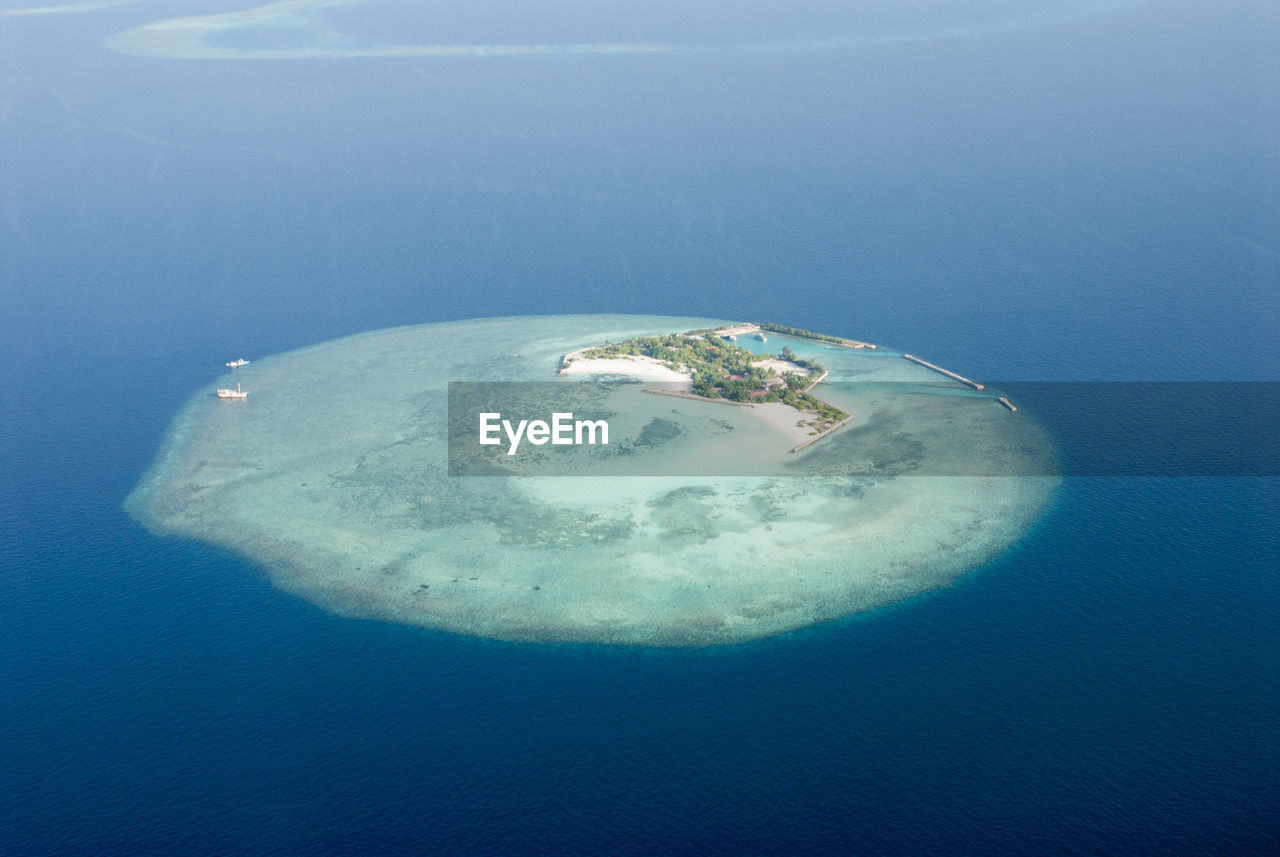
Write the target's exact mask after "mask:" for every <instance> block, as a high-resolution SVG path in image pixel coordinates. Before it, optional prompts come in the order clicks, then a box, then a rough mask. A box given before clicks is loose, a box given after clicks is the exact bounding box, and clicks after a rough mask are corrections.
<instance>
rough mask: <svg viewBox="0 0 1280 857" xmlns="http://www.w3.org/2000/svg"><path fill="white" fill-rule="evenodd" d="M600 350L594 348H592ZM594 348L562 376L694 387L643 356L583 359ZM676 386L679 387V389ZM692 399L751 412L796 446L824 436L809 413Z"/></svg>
mask: <svg viewBox="0 0 1280 857" xmlns="http://www.w3.org/2000/svg"><path fill="white" fill-rule="evenodd" d="M597 347H598V346H591V348H597ZM591 348H582V349H579V350H577V351H570V352H569V353H568V354H566V355H565V356H564V359H563V360H562V361H561V369H560V372H559V374H560V375H625V376H626V377H628V378H639V379H640V380H643V381H660V382H662V383H663V384H664V385H667V387H666V390H664V391H660V392H673V391H677V390H678V391H679V392H686V393H687V392H688V390H690V389H691V388H692V386H693V379H692V378H690V377H689V375H688V374H686V373H684V372H677V371H676V370H675V369H672V368H671V367H670V366H668V365H667V364H665V363H663V362H662V361H660V360H655V359H654V358H652V357H645V356H643V355H639V354H628V355H625V356H621V357H583V356H582V355H583V354H584V353H586V352H587V351H589V350H591ZM751 365H752V366H762V367H765V368H768V369H772V370H773V371H774V372H775V373H777V374H778V375H782V374H783V373H785V372H794V373H795V374H797V375H808V374H809V370H808V369H805V368H803V367H801V366H797V365H796V364H795V363H792V362H791V361H789V360H779V359H778V358H776V357H771V358H768V359H767V360H757V361H754V362H753V363H752V364H751ZM674 385H679V387H678V388H677V387H675V386H674ZM688 398H696V399H698V400H699V401H705V402H712V403H720V404H735V405H741V406H742V407H745V408H746V409H747V410H748V411H750V412H751V415H752V416H754V417H756V418H757V419H759V420H761V421H762V422H764V423H765V424H766V425H768V426H769V427H770V428H772V429H774V430H776V431H777V432H779V433H780V434H782V435H783V436H784V437H785V438H786V439H787V440H788V441H789V442H790V443H791V444H792V445H793V446H795V445H799V444H802V443H805V442H807V441H812V440H814V439H815V438H817V437H820V436H822V435H821V434H819V433H818V432H817V431H816V430H815V429H814V427H813V426H812V425H811V422H812V420H813V419H814V414H812V413H809V412H807V411H798V410H796V409H795V408H793V407H791V406H790V405H786V404H783V403H782V402H754V403H739V402H728V401H727V400H725V399H704V398H702V397H701V396H697V397H695V396H692V394H690V395H689V396H688Z"/></svg>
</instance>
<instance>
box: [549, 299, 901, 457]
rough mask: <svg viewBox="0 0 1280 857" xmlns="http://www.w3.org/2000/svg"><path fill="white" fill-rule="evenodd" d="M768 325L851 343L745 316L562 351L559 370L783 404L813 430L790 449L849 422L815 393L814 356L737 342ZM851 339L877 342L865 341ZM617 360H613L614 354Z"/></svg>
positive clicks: (697, 395) (823, 373) (817, 368)
mask: <svg viewBox="0 0 1280 857" xmlns="http://www.w3.org/2000/svg"><path fill="white" fill-rule="evenodd" d="M764 330H772V331H776V332H785V333H787V334H788V335H790V336H796V337H799V338H807V339H812V340H815V341H820V342H834V343H837V344H841V345H846V344H850V343H853V340H844V339H839V338H837V337H832V336H823V335H822V334H815V333H812V332H810V331H807V330H799V329H796V328H788V327H782V326H781V325H774V324H768V325H766V324H740V325H733V326H730V327H722V328H719V329H709V328H706V329H701V330H690V331H687V332H684V333H668V334H665V335H662V336H641V337H631V338H629V339H625V340H623V341H621V342H618V343H613V342H606V343H605V344H603V345H597V346H590V347H587V348H582V349H578V350H577V351H573V352H570V353H568V354H565V355H564V357H563V358H562V359H561V362H560V372H559V374H560V375H572V374H584V373H585V374H613V373H617V374H623V375H633V376H638V377H642V378H651V379H656V380H662V381H675V382H677V383H683V384H684V388H683V389H679V390H675V389H655V390H650V391H649V392H651V393H656V394H659V395H668V396H679V397H682V398H690V399H702V400H704V401H711V402H716V401H720V402H733V403H738V404H752V405H767V404H771V403H778V404H781V405H783V406H785V409H784V416H782V417H781V419H783V420H786V419H788V415H789V416H790V417H791V418H794V420H795V423H794V424H795V427H796V428H798V429H800V430H801V431H802V432H803V433H804V434H807V435H808V436H809V437H808V438H804V437H801V438H799V440H800V443H799V445H797V446H796V447H795V448H794V449H793V450H792V452H798V451H800V450H801V449H803V448H805V447H807V446H809V445H811V444H813V443H814V442H816V441H818V440H821V439H822V438H824V437H826V436H828V435H830V434H831V433H832V432H834V431H835V430H836V429H839V428H842V427H843V426H845V425H848V424H849V423H850V422H851V421H852V419H853V418H852V417H851V416H850V415H849V414H848V413H846V412H845V411H843V410H841V409H840V408H838V407H836V406H835V405H832V404H830V403H828V402H825V401H823V400H822V399H820V398H818V397H817V396H815V395H814V394H813V392H812V391H813V389H814V387H816V386H817V385H818V384H820V383H821V382H822V381H823V380H825V379H826V378H827V376H828V374H829V373H828V372H827V369H826V367H825V366H823V365H822V364H821V363H820V362H818V360H817V359H816V358H812V357H809V358H805V357H800V356H798V355H796V354H795V352H793V351H792V350H791V346H789V345H784V346H783V347H782V349H781V351H779V352H778V354H777V355H776V356H775V355H769V354H765V355H760V354H756V353H753V352H752V351H749V350H748V349H746V348H743V347H741V346H739V345H736V344H735V343H736V342H737V338H738V336H740V335H742V336H746V335H750V336H754V337H756V338H757V339H758V340H759V341H761V342H766V341H767V339H768V338H767V336H765V334H764V333H763V331H764ZM849 347H855V348H866V347H870V348H874V347H875V346H874V345H871V346H869V345H867V344H866V343H856V344H851V345H849ZM610 361H613V362H610Z"/></svg>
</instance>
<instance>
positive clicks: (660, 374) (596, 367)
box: [560, 354, 693, 389]
mask: <svg viewBox="0 0 1280 857" xmlns="http://www.w3.org/2000/svg"><path fill="white" fill-rule="evenodd" d="M565 363H566V365H565V367H564V368H563V369H561V370H560V374H561V375H625V376H627V377H628V378H640V379H642V380H644V381H661V382H663V383H664V384H682V385H684V388H685V389H689V388H690V387H692V386H693V380H692V379H691V378H690V377H689V376H688V375H686V374H685V373H683V372H677V371H675V370H674V369H672V368H670V367H669V366H667V365H666V364H665V363H662V362H661V361H658V360H654V359H653V358H652V357H643V356H641V355H638V354H628V355H626V356H624V357H593V358H583V357H575V356H574V355H573V354H569V355H566V357H565Z"/></svg>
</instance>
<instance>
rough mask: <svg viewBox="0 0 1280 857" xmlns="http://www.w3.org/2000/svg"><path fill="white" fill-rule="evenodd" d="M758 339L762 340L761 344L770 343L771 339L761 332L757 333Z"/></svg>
mask: <svg viewBox="0 0 1280 857" xmlns="http://www.w3.org/2000/svg"><path fill="white" fill-rule="evenodd" d="M756 339H758V340H760V341H761V342H768V341H769V337H767V336H765V335H764V333H763V332H762V331H759V330H757V331H756Z"/></svg>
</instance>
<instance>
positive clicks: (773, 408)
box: [751, 402, 814, 446]
mask: <svg viewBox="0 0 1280 857" xmlns="http://www.w3.org/2000/svg"><path fill="white" fill-rule="evenodd" d="M751 415H752V416H753V417H755V418H756V419H759V420H761V421H763V422H765V423H766V424H768V425H769V427H770V428H774V429H777V430H778V431H779V432H781V433H782V434H784V435H786V437H787V439H788V440H789V441H791V444H792V446H798V445H799V444H802V443H804V442H805V441H806V440H813V438H814V435H812V434H810V432H812V431H813V430H814V429H813V426H810V425H803V426H798V425H796V423H797V422H799V421H800V420H804V421H805V422H806V423H807V422H808V421H809V420H812V419H814V415H813V414H806V413H801V412H800V411H797V410H796V409H795V408H793V407H791V406H790V405H784V404H783V403H782V402H757V403H755V404H753V405H752V406H751Z"/></svg>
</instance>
